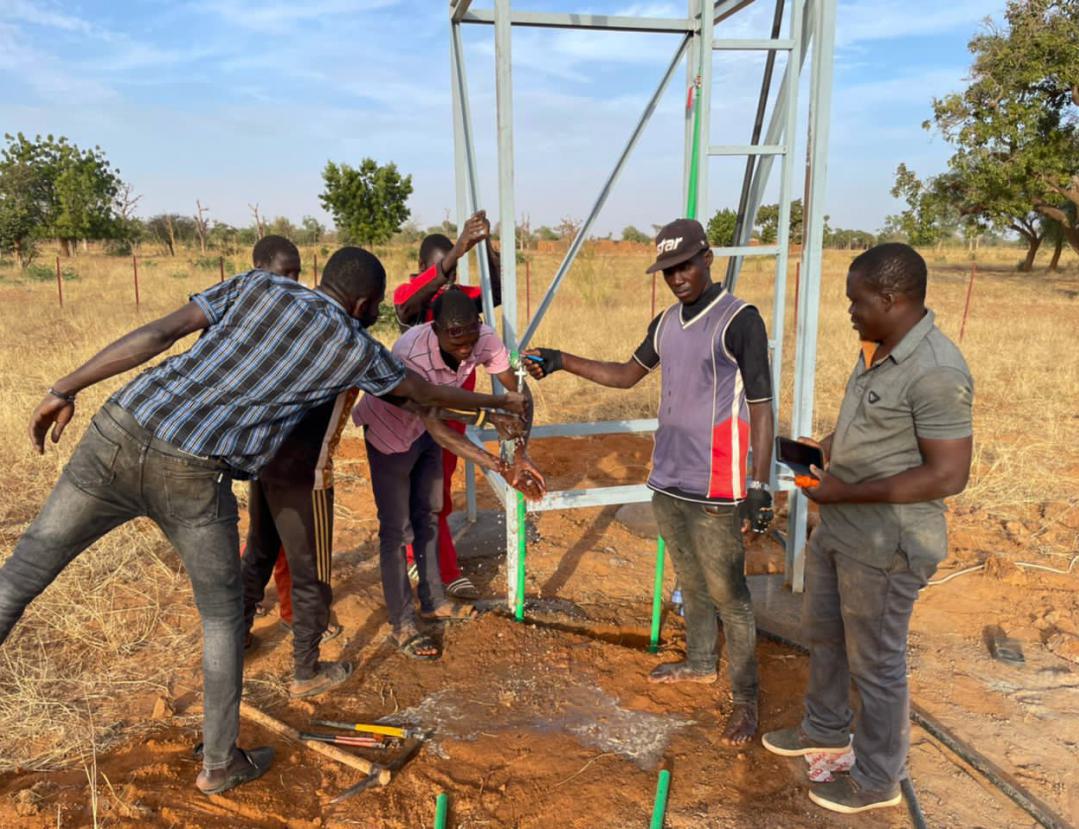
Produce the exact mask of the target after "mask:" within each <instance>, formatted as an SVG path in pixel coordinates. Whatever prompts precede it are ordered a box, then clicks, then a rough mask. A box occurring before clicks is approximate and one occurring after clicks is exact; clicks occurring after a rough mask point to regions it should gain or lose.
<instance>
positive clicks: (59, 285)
mask: <svg viewBox="0 0 1079 829" xmlns="http://www.w3.org/2000/svg"><path fill="white" fill-rule="evenodd" d="M56 295H57V296H58V297H59V298H60V307H61V308H63V307H64V282H63V278H62V277H61V276H60V257H59V256H57V257H56Z"/></svg>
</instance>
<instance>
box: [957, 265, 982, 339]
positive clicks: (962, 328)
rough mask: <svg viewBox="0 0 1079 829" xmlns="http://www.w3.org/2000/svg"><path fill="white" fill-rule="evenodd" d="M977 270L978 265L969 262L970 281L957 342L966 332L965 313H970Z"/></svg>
mask: <svg viewBox="0 0 1079 829" xmlns="http://www.w3.org/2000/svg"><path fill="white" fill-rule="evenodd" d="M977 272H978V265H977V263H975V262H971V263H970V282H968V283H967V301H966V304H965V305H964V306H963V322H962V323H961V324H960V326H959V342H960V343H962V342H963V335H964V334H965V333H967V315H968V314H969V313H970V297H971V295H972V294H973V293H974V275H975V274H976V273H977Z"/></svg>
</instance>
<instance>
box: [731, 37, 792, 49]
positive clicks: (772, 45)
mask: <svg viewBox="0 0 1079 829" xmlns="http://www.w3.org/2000/svg"><path fill="white" fill-rule="evenodd" d="M712 48H713V49H715V50H716V51H719V52H772V51H776V52H790V51H791V50H792V49H794V41H793V40H789V39H788V40H771V39H770V38H758V39H742V40H731V39H729V38H716V39H715V40H713V41H712Z"/></svg>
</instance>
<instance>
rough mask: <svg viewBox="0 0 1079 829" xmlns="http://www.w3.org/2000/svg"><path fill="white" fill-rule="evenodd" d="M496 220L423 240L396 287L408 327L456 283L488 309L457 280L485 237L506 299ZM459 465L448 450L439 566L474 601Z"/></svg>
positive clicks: (454, 592)
mask: <svg viewBox="0 0 1079 829" xmlns="http://www.w3.org/2000/svg"><path fill="white" fill-rule="evenodd" d="M490 235H491V224H490V222H489V221H488V220H487V214H486V212H485V211H483V210H480V211H477V212H476V213H474V214H473V215H471V216H469V217H468V219H467V221H465V226H464V227H463V228H462V230H461V235H460V236H459V237H458V239H457V243H456V244H454V243H453V242H451V241H450V240H449V239H448V238H447V237H446V236H443V235H442V234H441V233H432V234H430V235H429V236H426V237H424V239H423V241H422V242H420V270H419V273H415V274H413V275H412V276H410V277H409V279H408V282H405V283H404V284H402V285H398V286H397V288H396V290H394V292H393V307H394V310H395V311H396V312H397V322H398V324H399V325H400V326H401V330H402V331H405V330H407V329H409V328H412V327H413V326H415V325H422V324H423V323H425V322H430V321H431V320H432V319H433V318H434V317H433V315H432V308H433V306H434V301H435V300H436V299H437V298H438V297H440V296H442V294H444V293H445V292H446V290H447V289H448V288H450V287H451V286H452V287H455V288H456V289H457V290H460V291H461V292H463V293H464V294H465V296H467V297H469V298H470V299H472V301H473V302H475V303H476V310H477V311H479V312H480V313H481V314H482V313H483V291H482V289H481V288H480V287H479V286H478V285H457V263H458V262H459V261H460V260H461V259H462V258H463V257H465V256H467V255H468V252H469V251H470V250H472V248H474V247H475V246H476V245H477V244H479V243H480V242H481V241H483V240H485V239H486V240H487V263H488V265H489V267H490V274H491V296H492V301H493V304H494V307H496V308H497V307H498V306H499V305H501V304H502V274H501V269H500V262H499V258H498V252H497V251H496V250H495V249H494V248H493V247H492V246H491V243H490ZM461 388H463V389H466V390H467V391H472V390H473V389H475V388H476V373H475V372H472V373H471V374H470V375H469V376H468V377H467V378H466V379H465V382H464V383H463V384H462V386H461ZM446 425H447V426H449V427H450V428H451V429H454V430H455V431H456V432H458V433H459V434H464V431H465V426H464V424H463V423H458V422H457V421H454V420H450V421H447V422H446ZM456 469H457V456H456V455H454V454H453V453H452V452H443V453H442V510H441V511H440V512H439V514H438V569H439V572H440V574H441V576H442V583H443V584H444V585H445V586H446V593H447V594H449V595H450V596H452V597H453V598H455V599H462V600H464V601H473V600H475V599H478V598H479V595H480V594H479V591H478V590H476V586H475V585H474V584H472V581H471V579H469V578H468V576H465V575H463V574H462V573H461V568H460V567H459V566H458V564H457V547H456V546H455V545H454V543H453V535H452V534H451V533H450V526H449V517H450V513H451V512H453V473H454V471H455V470H456ZM408 562H409V575H410V576H413V577H417V576H418V573H416V572H415V564H413V556H412V548H411V545H410V546H409V548H408Z"/></svg>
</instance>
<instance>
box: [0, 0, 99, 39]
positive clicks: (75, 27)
mask: <svg viewBox="0 0 1079 829" xmlns="http://www.w3.org/2000/svg"><path fill="white" fill-rule="evenodd" d="M0 20H5V21H8V22H12V23H29V24H30V25H33V26H44V27H47V28H50V29H60V30H62V31H67V32H84V33H89V32H92V31H93V30H94V26H93V25H92V24H91V23H89V22H88V21H86V20H83V19H82V18H79V17H75V16H74V15H70V14H65V13H63V12H62V11H59V10H57V8H56V6H55V5H54V4H48V3H34V2H31V0H4V2H3V3H0Z"/></svg>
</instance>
